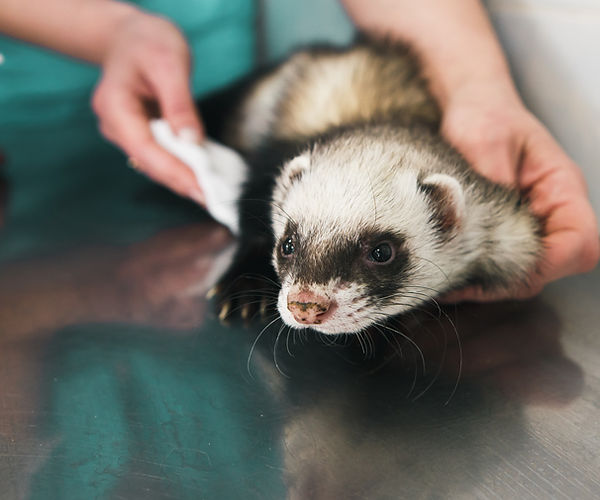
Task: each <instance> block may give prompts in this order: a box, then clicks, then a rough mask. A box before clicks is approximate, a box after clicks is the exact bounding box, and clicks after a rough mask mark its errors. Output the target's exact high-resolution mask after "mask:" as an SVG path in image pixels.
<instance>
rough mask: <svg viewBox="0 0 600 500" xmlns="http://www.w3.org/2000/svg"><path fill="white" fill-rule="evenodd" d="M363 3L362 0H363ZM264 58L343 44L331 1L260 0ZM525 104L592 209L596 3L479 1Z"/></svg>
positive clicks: (599, 32)
mask: <svg viewBox="0 0 600 500" xmlns="http://www.w3.org/2000/svg"><path fill="white" fill-rule="evenodd" d="M366 1H367V0H366ZM263 4H264V6H265V26H266V37H265V39H266V44H267V47H268V55H269V56H270V57H280V56H282V55H283V54H285V53H286V52H287V51H288V50H290V48H292V47H294V46H297V45H298V44H302V43H306V42H308V41H311V40H330V41H334V42H344V41H347V40H349V39H350V38H351V36H352V27H351V25H350V22H349V21H348V19H347V18H346V16H345V14H344V12H343V9H342V8H341V7H340V5H339V2H338V1H337V0H303V1H301V2H298V1H295V0H263ZM485 4H486V6H487V8H488V11H489V12H490V17H491V19H492V22H493V23H494V26H495V27H496V30H497V32H498V35H499V37H500V40H501V42H502V44H503V46H504V47H505V49H506V51H507V55H508V59H509V62H510V64H511V67H512V70H513V74H514V77H515V80H516V83H517V86H518V87H519V90H520V91H521V94H522V95H523V97H524V99H525V102H526V103H527V105H528V106H529V107H530V109H532V110H533V112H534V113H535V114H536V115H537V116H538V117H539V118H540V119H541V120H542V121H543V122H544V123H545V124H546V125H547V126H548V127H549V129H550V130H551V131H552V132H553V134H554V135H555V137H556V138H557V139H558V141H559V142H560V143H561V144H562V145H563V147H564V148H565V149H566V150H567V152H568V153H569V154H570V155H571V157H572V158H573V159H575V161H577V163H579V165H580V166H581V168H582V169H583V171H584V174H585V176H586V178H587V179H588V184H589V187H590V196H591V199H592V204H593V205H594V208H595V210H596V213H597V214H600V160H599V157H600V155H599V151H600V0H485Z"/></svg>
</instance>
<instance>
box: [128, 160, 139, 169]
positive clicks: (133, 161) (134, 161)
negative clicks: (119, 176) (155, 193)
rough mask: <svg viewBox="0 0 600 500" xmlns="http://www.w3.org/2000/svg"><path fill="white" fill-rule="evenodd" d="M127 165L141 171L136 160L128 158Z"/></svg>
mask: <svg viewBox="0 0 600 500" xmlns="http://www.w3.org/2000/svg"><path fill="white" fill-rule="evenodd" d="M127 165H129V166H130V167H131V168H133V169H134V170H139V168H140V163H139V162H138V161H137V160H136V159H135V158H127Z"/></svg>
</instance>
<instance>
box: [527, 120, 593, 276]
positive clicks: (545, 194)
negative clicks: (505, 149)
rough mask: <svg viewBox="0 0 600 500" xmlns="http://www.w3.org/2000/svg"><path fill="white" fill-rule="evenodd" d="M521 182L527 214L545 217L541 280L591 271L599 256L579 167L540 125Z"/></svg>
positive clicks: (528, 154)
mask: <svg viewBox="0 0 600 500" xmlns="http://www.w3.org/2000/svg"><path fill="white" fill-rule="evenodd" d="M522 182H523V185H524V187H525V188H528V189H529V198H530V206H531V209H532V211H533V212H535V213H537V214H538V215H540V216H541V217H542V218H543V219H544V221H545V232H546V237H545V238H544V246H545V256H544V261H543V262H542V275H543V277H544V279H545V280H546V282H550V281H554V280H557V279H559V278H562V277H564V276H568V275H570V274H578V273H582V272H587V271H589V270H591V269H593V268H594V267H595V266H596V264H597V262H598V259H599V258H600V241H599V236H598V223H597V220H596V216H595V214H594V210H593V208H592V206H591V204H590V202H589V200H588V197H587V187H586V184H585V180H584V178H583V175H582V174H581V171H580V170H579V168H578V167H577V165H575V164H574V163H573V162H572V161H571V160H570V159H569V157H568V156H567V155H566V154H565V153H564V152H563V151H562V149H561V148H560V147H559V146H558V144H557V143H556V142H555V141H554V139H553V138H552V137H551V136H550V134H548V133H547V132H546V131H545V130H544V129H542V130H541V132H540V133H539V134H536V135H535V136H533V137H532V139H531V140H530V141H529V143H528V145H527V151H526V154H525V156H524V160H523V175H522Z"/></svg>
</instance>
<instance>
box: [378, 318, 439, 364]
mask: <svg viewBox="0 0 600 500" xmlns="http://www.w3.org/2000/svg"><path fill="white" fill-rule="evenodd" d="M381 315H382V316H384V319H387V316H385V315H384V314H381ZM378 324H379V325H381V326H383V327H384V328H387V329H389V330H390V331H392V332H394V333H397V334H398V335H400V336H401V337H402V338H404V339H405V340H407V341H408V342H409V343H410V344H411V345H412V346H413V347H414V348H415V349H416V350H417V351H418V352H419V357H420V358H421V364H422V366H423V373H426V370H427V369H426V363H425V356H424V355H423V351H422V350H421V348H420V347H419V345H418V344H417V343H416V342H415V341H414V340H413V339H411V338H410V337H409V336H408V335H407V334H405V333H404V332H402V331H400V330H398V329H396V328H392V327H391V326H390V325H388V324H385V323H382V322H378Z"/></svg>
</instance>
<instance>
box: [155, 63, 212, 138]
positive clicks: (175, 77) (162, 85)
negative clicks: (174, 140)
mask: <svg viewBox="0 0 600 500" xmlns="http://www.w3.org/2000/svg"><path fill="white" fill-rule="evenodd" d="M172 69H173V71H171V72H164V73H163V72H161V73H159V74H156V75H154V82H153V83H154V87H155V90H156V94H157V97H158V102H159V105H160V109H161V112H162V116H163V118H164V119H165V120H167V122H168V123H169V125H170V126H171V129H172V130H173V131H174V133H175V134H177V135H179V136H180V137H181V138H184V139H186V140H189V141H191V142H197V143H199V142H201V141H202V140H203V139H204V127H203V125H202V121H201V120H200V116H199V114H198V111H197V109H196V104H195V102H194V99H193V97H192V92H191V88H190V82H189V75H188V74H187V71H186V69H187V68H186V67H185V65H180V66H177V67H176V68H175V67H174V68H172Z"/></svg>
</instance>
